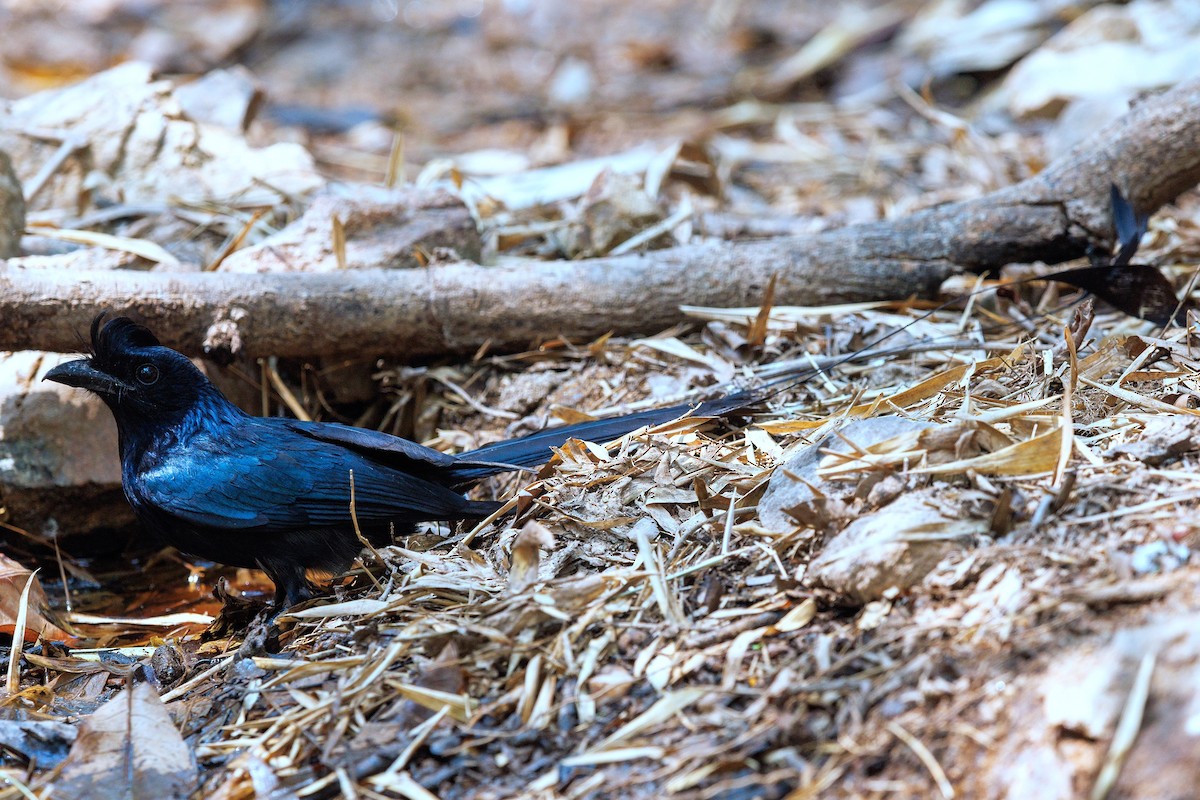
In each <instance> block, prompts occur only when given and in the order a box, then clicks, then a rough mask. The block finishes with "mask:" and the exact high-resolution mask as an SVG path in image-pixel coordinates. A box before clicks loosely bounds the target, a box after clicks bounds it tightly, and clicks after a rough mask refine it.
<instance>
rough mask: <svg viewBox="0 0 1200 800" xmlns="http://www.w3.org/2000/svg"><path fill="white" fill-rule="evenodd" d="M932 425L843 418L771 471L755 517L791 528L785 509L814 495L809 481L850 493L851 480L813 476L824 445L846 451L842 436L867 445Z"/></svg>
mask: <svg viewBox="0 0 1200 800" xmlns="http://www.w3.org/2000/svg"><path fill="white" fill-rule="evenodd" d="M934 427H937V426H935V425H934V424H933V423H931V422H918V421H915V420H910V419H905V418H904V417H895V416H886V417H870V418H869V419H856V420H850V421H848V422H846V423H845V424H844V425H842V426H840V427H838V428H837V429H836V430H835V431H831V432H830V433H829V434H827V435H826V436H825V437H824V438H822V439H821V440H820V441H818V442H814V443H813V444H812V445H810V446H808V447H805V448H804V449H802V450H800V451H799V452H798V453H796V454H795V455H793V456H792V457H791V458H790V459H788V460H787V462H785V463H784V464H782V465H781V466H780V467H778V468H777V469H776V470H775V474H774V475H772V476H771V481H770V483H769V484H768V485H767V491H766V492H765V493H764V494H763V498H762V500H761V501H760V502H759V504H758V518H759V521H760V522H761V523H762V524H763V526H764V527H766V528H769V529H770V530H773V531H780V532H783V531H790V530H792V529H793V528H794V527H796V522H795V520H794V519H793V518H792V517H791V516H790V515H789V514H788V513H787V512H788V509H790V508H796V507H798V506H800V505H801V504H802V503H807V502H809V501H811V500H812V499H813V498H814V497H815V496H816V495H815V494H814V492H813V490H812V489H811V488H810V484H811V485H812V486H819V487H820V488H821V490H822V492H826V493H827V494H834V495H850V494H853V493H854V491H855V489H856V487H855V486H854V485H853V484H843V483H838V484H833V483H827V482H824V481H822V480H821V478H819V477H817V468H818V467H819V466H820V463H821V459H822V458H823V456H822V454H821V450H823V449H828V450H833V451H835V452H838V453H848V452H850V445H848V444H847V443H846V441H845V440H849V441H851V442H853V443H854V444H856V445H858V446H859V447H870V446H871V445H874V444H878V443H879V442H883V441H886V440H888V439H891V438H893V437H895V436H899V435H900V434H902V433H909V432H912V431H921V430H926V429H929V428H934ZM838 434H840V436H839V435H838ZM842 437H844V439H843V438H842ZM792 476H796V477H792ZM798 479H802V480H798ZM826 490H828V491H826Z"/></svg>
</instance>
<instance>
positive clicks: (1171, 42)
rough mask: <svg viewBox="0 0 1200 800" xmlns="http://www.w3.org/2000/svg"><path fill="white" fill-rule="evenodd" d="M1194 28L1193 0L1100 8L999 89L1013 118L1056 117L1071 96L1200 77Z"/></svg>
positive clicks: (1198, 20)
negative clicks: (1191, 0)
mask: <svg viewBox="0 0 1200 800" xmlns="http://www.w3.org/2000/svg"><path fill="white" fill-rule="evenodd" d="M1168 20H1169V22H1167V21H1168ZM1198 32H1200V6H1198V5H1197V4H1195V3H1193V2H1190V0H1135V1H1134V2H1132V3H1129V4H1128V5H1122V6H1116V5H1112V4H1103V5H1099V6H1097V7H1095V8H1092V9H1090V10H1088V11H1085V12H1084V13H1083V14H1081V15H1080V16H1079V17H1078V18H1077V19H1075V20H1074V21H1072V22H1071V24H1069V25H1068V26H1067V27H1065V28H1063V29H1062V30H1061V31H1059V32H1058V33H1056V34H1055V35H1054V36H1053V37H1051V38H1050V40H1049V41H1047V42H1046V43H1045V44H1043V45H1042V46H1041V47H1039V48H1038V49H1037V50H1035V51H1034V52H1032V53H1031V54H1029V55H1028V56H1027V57H1025V58H1024V59H1022V60H1021V61H1020V62H1019V63H1018V64H1017V65H1016V66H1015V67H1013V69H1012V70H1011V71H1010V72H1009V73H1008V76H1007V77H1006V78H1005V80H1004V85H1003V87H1002V88H1001V94H1002V95H1003V100H1004V102H1005V103H1006V104H1007V105H1008V109H1009V111H1010V112H1011V113H1012V114H1013V115H1014V116H1016V117H1054V116H1057V115H1058V114H1059V112H1060V111H1062V109H1063V108H1064V107H1065V106H1066V105H1067V104H1068V103H1070V102H1072V101H1074V100H1080V99H1084V98H1092V97H1100V96H1108V97H1110V98H1111V97H1112V96H1113V95H1114V94H1120V95H1121V96H1123V97H1124V98H1125V99H1126V100H1129V99H1132V98H1133V97H1135V96H1136V95H1137V94H1138V93H1140V92H1145V91H1152V90H1155V89H1162V88H1165V87H1168V86H1174V85H1175V84H1177V83H1180V82H1182V81H1184V80H1187V79H1189V78H1191V77H1193V76H1195V75H1197V74H1200V59H1197V58H1196V36H1197V33H1198ZM1110 102H1112V101H1111V100H1110Z"/></svg>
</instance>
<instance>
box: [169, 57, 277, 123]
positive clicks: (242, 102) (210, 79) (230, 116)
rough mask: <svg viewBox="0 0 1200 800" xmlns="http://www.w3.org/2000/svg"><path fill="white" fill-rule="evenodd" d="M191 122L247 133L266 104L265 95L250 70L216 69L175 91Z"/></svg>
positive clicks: (241, 67) (237, 66)
mask: <svg viewBox="0 0 1200 800" xmlns="http://www.w3.org/2000/svg"><path fill="white" fill-rule="evenodd" d="M175 99H176V100H177V101H178V102H179V107H180V108H181V109H182V110H183V113H184V114H186V115H187V116H188V118H189V119H191V120H193V121H194V122H203V123H204V124H206V125H217V126H219V127H222V128H228V129H229V130H231V131H237V132H239V133H244V132H245V131H246V129H247V128H248V127H250V123H251V122H252V121H253V120H254V116H255V114H257V113H258V109H259V107H260V106H261V105H262V101H263V93H262V90H261V89H260V88H259V85H258V82H257V81H256V80H255V79H254V76H253V75H252V74H251V73H250V70H248V69H246V68H245V67H243V66H241V65H235V66H233V67H230V68H229V69H215V70H213V71H212V72H209V73H206V74H204V75H201V76H200V77H199V78H197V79H196V80H194V81H192V82H191V83H185V84H182V85H181V86H179V87H178V88H176V89H175Z"/></svg>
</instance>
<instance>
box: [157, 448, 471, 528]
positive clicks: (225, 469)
mask: <svg viewBox="0 0 1200 800" xmlns="http://www.w3.org/2000/svg"><path fill="white" fill-rule="evenodd" d="M248 433H249V435H247V436H245V437H243V438H242V439H240V440H238V441H236V442H234V443H233V446H230V443H229V442H219V443H218V442H211V441H203V440H200V441H193V442H192V443H190V444H189V446H188V452H187V453H184V454H182V455H180V454H175V455H173V456H172V457H170V458H164V459H163V460H162V462H161V463H159V464H157V465H154V466H151V467H150V468H148V469H144V470H142V471H141V472H140V473H139V475H138V476H137V478H136V481H135V484H136V485H135V486H134V487H133V493H134V494H135V495H136V496H137V497H138V499H140V500H142V501H144V502H146V503H149V504H150V505H152V506H154V507H156V508H157V509H159V510H161V511H164V512H166V513H168V514H170V515H172V516H175V517H177V518H179V519H181V520H183V521H185V522H190V523H193V524H197V525H203V526H207V527H214V528H228V529H254V530H256V531H262V532H272V531H286V530H299V529H304V528H318V527H328V526H343V525H349V524H350V522H351V517H350V472H351V470H353V472H354V503H355V514H356V516H357V518H358V520H359V521H360V522H364V523H369V522H380V521H385V520H396V521H418V520H449V519H460V518H463V517H469V516H478V515H480V514H481V513H483V514H486V513H489V512H490V508H491V506H490V504H484V503H473V502H471V501H468V500H466V499H465V498H463V496H462V495H460V494H458V493H457V492H454V491H452V490H451V489H448V488H446V487H444V486H441V485H439V484H436V483H432V482H430V481H427V480H423V479H421V478H419V477H416V476H413V475H410V474H407V473H405V472H403V471H401V470H397V469H390V468H388V467H385V466H381V465H379V464H376V463H373V462H371V461H370V460H368V459H367V458H364V457H362V456H359V455H357V454H355V453H353V452H351V451H348V450H346V449H345V448H343V447H339V446H337V445H334V444H330V443H326V442H321V441H318V440H314V439H311V438H307V437H300V436H295V435H291V436H286V435H285V436H272V435H270V433H268V434H262V432H260V431H250V432H248ZM256 433H257V434H259V435H254V434H256ZM484 506H487V508H484Z"/></svg>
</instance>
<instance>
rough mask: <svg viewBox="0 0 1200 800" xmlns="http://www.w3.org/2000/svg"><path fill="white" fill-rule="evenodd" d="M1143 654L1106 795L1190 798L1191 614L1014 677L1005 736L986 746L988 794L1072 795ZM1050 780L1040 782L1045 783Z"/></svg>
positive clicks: (1194, 778) (1199, 627)
mask: <svg viewBox="0 0 1200 800" xmlns="http://www.w3.org/2000/svg"><path fill="white" fill-rule="evenodd" d="M1147 653H1155V654H1157V655H1156V661H1155V668H1154V673H1153V676H1152V679H1151V683H1150V695H1149V698H1148V700H1147V703H1146V709H1145V714H1144V716H1143V718H1142V724H1141V727H1140V730H1139V731H1138V734H1137V738H1136V739H1135V740H1134V743H1133V747H1132V749H1131V750H1130V751H1129V753H1128V755H1127V757H1126V759H1125V763H1124V765H1123V767H1122V768H1121V773H1120V776H1119V778H1118V779H1117V783H1116V786H1115V787H1114V788H1113V790H1112V792H1110V794H1109V796H1111V797H1193V796H1194V795H1195V787H1196V785H1197V783H1198V782H1200V762H1197V760H1196V758H1195V752H1196V747H1197V744H1198V742H1197V738H1198V737H1200V728H1198V726H1197V723H1196V711H1195V709H1197V708H1200V684H1197V682H1196V674H1197V670H1198V669H1200V614H1198V613H1195V612H1189V613H1179V614H1162V615H1158V616H1156V617H1153V618H1151V619H1150V620H1149V621H1147V623H1146V624H1145V625H1142V626H1140V627H1135V628H1127V629H1125V630H1121V631H1118V632H1117V633H1116V634H1115V635H1114V636H1113V637H1112V638H1111V639H1110V640H1109V641H1108V642H1107V643H1102V644H1097V643H1096V642H1095V641H1090V642H1087V643H1085V644H1082V645H1077V646H1075V647H1072V648H1069V649H1066V650H1065V651H1062V652H1058V653H1055V654H1054V655H1053V658H1052V660H1051V661H1050V663H1049V666H1048V667H1047V669H1046V670H1045V671H1044V672H1043V673H1042V674H1041V675H1039V676H1035V677H1033V678H1026V677H1018V678H1017V679H1016V680H1015V681H1013V682H1011V683H1010V684H1009V687H1008V689H1007V691H1008V692H1009V694H1010V697H1008V698H1006V699H1005V703H1004V704H1005V707H1006V708H1007V712H1006V716H1007V717H1008V726H1007V729H1008V730H1009V732H1010V733H1009V735H1008V736H1007V737H1005V738H1004V739H1002V740H1000V741H997V742H995V743H994V744H993V745H991V746H990V747H989V752H990V753H991V758H990V764H989V765H988V766H986V767H985V770H984V773H985V774H984V777H985V784H986V785H987V786H988V791H987V796H988V797H997V798H1018V797H1047V798H1058V797H1061V798H1067V797H1076V796H1078V792H1077V791H1075V790H1073V789H1072V787H1074V789H1078V788H1079V787H1082V786H1090V785H1091V784H1092V782H1093V781H1094V780H1095V776H1096V774H1097V772H1098V770H1099V768H1100V764H1101V763H1102V761H1103V760H1104V757H1105V754H1106V753H1107V751H1108V747H1109V741H1110V739H1111V737H1112V735H1113V732H1114V730H1115V729H1116V726H1117V720H1118V718H1119V717H1120V715H1121V711H1122V708H1123V707H1124V705H1125V703H1126V701H1127V699H1128V697H1129V692H1130V688H1131V686H1132V684H1133V680H1134V676H1135V675H1136V673H1137V671H1138V666H1139V664H1140V662H1141V660H1142V658H1143V656H1145V655H1146V654H1147ZM1044 779H1049V780H1044Z"/></svg>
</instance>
